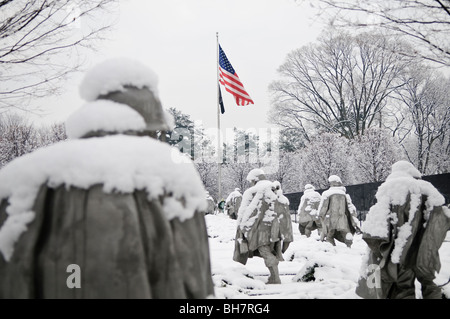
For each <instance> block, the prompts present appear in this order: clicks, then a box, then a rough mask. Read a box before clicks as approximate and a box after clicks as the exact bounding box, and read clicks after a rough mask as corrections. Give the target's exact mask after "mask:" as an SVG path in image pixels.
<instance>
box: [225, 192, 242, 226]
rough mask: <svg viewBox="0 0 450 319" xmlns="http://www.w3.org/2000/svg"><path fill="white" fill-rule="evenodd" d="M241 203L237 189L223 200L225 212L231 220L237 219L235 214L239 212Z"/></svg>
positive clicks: (240, 196)
mask: <svg viewBox="0 0 450 319" xmlns="http://www.w3.org/2000/svg"><path fill="white" fill-rule="evenodd" d="M241 202H242V194H241V190H240V189H239V188H235V189H234V191H232V192H231V193H230V195H228V197H227V199H226V200H225V211H226V214H227V215H228V216H230V218H231V219H236V218H237V213H238V211H239V207H241Z"/></svg>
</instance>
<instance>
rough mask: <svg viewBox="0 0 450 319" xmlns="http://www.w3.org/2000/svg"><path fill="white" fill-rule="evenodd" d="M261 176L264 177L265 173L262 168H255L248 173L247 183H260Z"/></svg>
mask: <svg viewBox="0 0 450 319" xmlns="http://www.w3.org/2000/svg"><path fill="white" fill-rule="evenodd" d="M260 175H264V171H263V170H262V169H260V168H254V169H252V170H251V171H250V172H249V173H248V175H247V181H249V182H250V183H251V182H255V181H258V180H259V178H258V176H260Z"/></svg>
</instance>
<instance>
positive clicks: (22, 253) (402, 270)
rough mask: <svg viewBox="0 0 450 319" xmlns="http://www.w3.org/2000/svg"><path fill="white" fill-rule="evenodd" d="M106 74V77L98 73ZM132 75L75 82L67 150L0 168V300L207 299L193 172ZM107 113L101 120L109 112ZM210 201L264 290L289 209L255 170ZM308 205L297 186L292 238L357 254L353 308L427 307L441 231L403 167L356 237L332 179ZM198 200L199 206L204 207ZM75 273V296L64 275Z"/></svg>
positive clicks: (206, 257) (109, 70) (146, 87)
mask: <svg viewBox="0 0 450 319" xmlns="http://www.w3.org/2000/svg"><path fill="white" fill-rule="evenodd" d="M105 65H106V67H105ZM156 84H157V77H156V75H155V74H154V73H153V72H152V71H151V70H150V69H148V68H147V67H146V66H145V65H142V64H140V63H137V62H135V61H129V60H126V59H125V60H114V61H108V62H105V63H104V64H102V65H100V66H99V67H95V68H93V69H92V70H91V71H90V72H88V74H87V76H86V78H85V79H84V81H83V82H82V90H81V93H82V94H81V95H82V97H83V98H84V99H85V100H86V101H87V104H86V105H85V106H84V107H83V108H81V109H80V110H78V111H76V112H75V113H74V114H73V115H72V116H71V118H69V120H68V122H67V124H68V126H67V128H68V131H70V132H68V133H69V135H71V140H70V141H64V142H59V143H57V144H56V145H53V146H51V147H48V148H44V149H41V150H37V151H35V152H33V153H31V154H29V155H26V156H24V157H23V158H18V159H16V160H14V161H12V162H11V163H10V164H8V165H6V166H5V167H4V168H2V170H0V298H102V299H103V298H207V297H211V296H214V285H213V281H212V274H211V266H210V253H209V244H208V235H207V229H206V224H205V218H204V215H205V213H208V212H209V213H211V212H212V211H214V203H213V200H212V198H211V197H210V196H209V194H207V193H205V192H206V190H205V189H204V186H203V184H202V182H201V180H200V177H199V175H198V173H197V172H196V170H195V167H194V165H193V163H192V162H191V161H190V160H187V159H186V158H185V156H182V155H181V153H180V152H178V150H176V149H174V148H172V147H170V146H169V145H168V144H167V143H165V142H164V141H160V139H161V140H163V138H162V137H163V135H164V132H165V131H167V130H170V126H171V125H170V120H169V118H168V117H167V115H166V114H165V113H164V110H163V108H162V105H161V102H160V100H159V95H158V91H157V85H156ZM112 114H115V116H112ZM247 180H248V182H249V183H250V184H251V186H250V187H249V188H248V189H247V190H245V191H244V192H243V194H241V192H240V191H241V190H240V189H235V191H234V192H233V193H232V194H230V196H228V198H227V200H226V201H225V202H224V203H223V204H224V206H226V207H225V210H226V211H227V212H228V213H229V215H230V216H231V217H232V218H234V219H236V222H237V229H236V238H235V249H234V254H233V259H234V260H235V261H237V262H240V263H242V264H244V265H245V264H246V262H247V260H248V258H252V257H254V256H259V257H262V258H263V259H264V263H265V265H266V267H267V268H268V269H269V272H270V276H269V279H268V281H267V284H280V283H281V280H280V275H279V271H278V264H279V262H280V261H283V253H284V252H285V251H286V249H287V248H288V246H289V244H290V243H291V242H292V241H293V240H294V238H293V230H292V227H293V226H292V221H291V215H290V212H289V201H288V200H287V198H286V197H285V196H284V195H283V193H282V190H281V185H280V183H279V182H277V181H274V182H273V181H269V180H267V179H266V175H265V173H264V171H263V170H261V169H254V170H252V171H250V172H249V174H248V176H247ZM329 183H330V188H329V189H328V190H326V191H324V192H323V193H322V195H320V194H319V193H317V192H316V191H315V190H314V187H313V186H312V185H310V184H307V185H305V187H304V195H303V196H302V198H301V202H300V205H299V207H298V213H299V224H298V227H299V230H300V232H301V234H304V235H306V236H310V235H311V232H312V231H314V230H316V229H317V230H318V231H319V232H320V239H321V240H326V241H327V242H329V243H331V244H332V245H336V242H335V240H337V241H340V242H342V243H344V244H345V245H347V246H348V247H351V245H352V242H353V236H354V234H355V232H362V239H363V240H364V241H365V242H366V243H367V246H368V252H367V255H366V257H365V258H364V260H363V263H364V265H365V266H366V269H367V270H366V271H365V272H364V274H363V275H362V276H361V278H360V280H359V282H358V285H357V289H356V293H357V294H358V295H359V296H361V297H363V298H414V296H415V294H414V292H415V286H414V282H415V280H416V279H417V280H418V281H419V282H420V283H421V286H422V296H423V297H424V298H441V295H442V293H441V291H440V288H439V287H437V286H436V284H435V283H434V282H433V279H434V278H435V274H436V272H439V270H440V259H439V253H438V250H439V248H440V247H441V244H442V242H443V241H444V239H445V236H446V233H447V231H448V229H449V227H450V212H449V209H448V208H447V207H446V206H445V201H444V197H443V196H442V195H441V194H440V193H439V192H438V191H437V190H436V189H435V188H434V187H433V186H432V185H431V184H430V183H428V182H426V181H423V180H421V174H420V172H418V171H417V169H415V167H414V166H413V165H412V164H410V163H409V162H406V161H399V162H397V163H395V164H394V165H393V166H392V172H391V174H390V175H389V177H388V178H387V179H386V182H385V183H383V184H382V185H381V186H380V187H379V189H378V192H377V195H376V198H377V203H376V204H375V205H374V206H373V207H372V208H371V209H370V211H369V213H368V214H367V218H366V221H365V222H364V224H363V226H362V228H361V229H359V228H358V224H357V219H356V208H355V206H354V205H353V204H352V202H351V198H350V196H349V195H348V194H346V190H345V187H344V186H343V185H342V181H341V180H340V178H339V177H338V176H336V175H332V176H330V178H329ZM205 194H206V197H207V200H206V199H205ZM73 264H75V265H80V267H81V269H82V271H83V281H82V282H81V288H80V289H71V288H70V287H68V285H67V275H68V274H67V271H66V269H67V267H68V266H69V265H73Z"/></svg>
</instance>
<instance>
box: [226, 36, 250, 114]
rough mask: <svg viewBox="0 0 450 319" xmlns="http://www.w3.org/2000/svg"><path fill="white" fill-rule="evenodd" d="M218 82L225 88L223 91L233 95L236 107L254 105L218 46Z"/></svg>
mask: <svg viewBox="0 0 450 319" xmlns="http://www.w3.org/2000/svg"><path fill="white" fill-rule="evenodd" d="M219 82H220V84H222V85H223V86H224V87H225V90H227V91H228V92H230V93H231V94H233V96H234V98H235V99H236V104H237V105H249V104H254V103H253V100H252V99H251V98H250V96H249V95H248V93H247V91H245V88H244V85H243V84H242V82H241V80H239V77H238V75H237V74H236V71H235V70H234V69H233V66H232V65H231V63H230V61H228V59H227V56H226V55H225V52H223V50H222V47H221V46H220V45H219Z"/></svg>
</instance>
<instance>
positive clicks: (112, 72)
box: [79, 58, 158, 101]
mask: <svg viewBox="0 0 450 319" xmlns="http://www.w3.org/2000/svg"><path fill="white" fill-rule="evenodd" d="M127 85H128V86H134V87H136V88H138V89H142V88H143V87H147V88H148V89H150V90H151V91H152V92H153V94H154V95H155V96H158V90H157V87H158V76H157V75H156V73H155V72H153V71H152V70H151V69H150V68H148V67H147V66H146V65H143V64H141V63H139V62H137V61H134V60H129V59H127V58H115V59H111V60H107V61H105V62H103V63H100V64H98V65H96V66H94V67H93V68H92V69H91V70H90V71H89V72H88V73H87V74H86V76H85V77H84V79H83V81H82V82H81V85H80V88H79V90H80V96H81V97H82V98H83V99H84V100H86V101H94V100H95V99H97V98H98V97H99V96H100V95H105V94H108V93H110V92H115V91H123V90H124V88H125V86H127Z"/></svg>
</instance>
